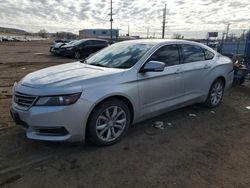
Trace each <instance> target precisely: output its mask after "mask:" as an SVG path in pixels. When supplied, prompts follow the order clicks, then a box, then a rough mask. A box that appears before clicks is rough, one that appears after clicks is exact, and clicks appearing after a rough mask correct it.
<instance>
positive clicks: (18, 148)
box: [0, 41, 250, 188]
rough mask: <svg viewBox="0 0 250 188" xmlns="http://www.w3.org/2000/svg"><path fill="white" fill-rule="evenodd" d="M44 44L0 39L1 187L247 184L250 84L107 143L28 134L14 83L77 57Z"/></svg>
mask: <svg viewBox="0 0 250 188" xmlns="http://www.w3.org/2000/svg"><path fill="white" fill-rule="evenodd" d="M49 45H50V42H49V41H43V42H26V43H25V42H20V43H16V42H13V43H0V70H1V74H0V151H1V152H0V187H25V188H26V187H178V188H183V187H191V188H196V187H197V188H202V187H214V188H218V187H221V188H222V187H223V188H248V187H250V160H249V159H250V110H248V109H246V106H250V82H249V81H248V82H246V83H245V84H244V85H243V86H238V87H234V88H232V89H230V90H229V91H228V92H227V93H226V94H225V98H224V102H223V103H222V104H221V105H220V106H219V107H217V108H215V109H212V110H211V109H207V108H205V107H203V106H202V105H193V106H189V107H186V108H182V109H179V110H176V111H173V112H169V113H166V114H163V115H161V116H158V117H155V118H153V119H150V120H147V121H145V122H142V123H140V124H137V125H135V126H132V127H131V128H130V129H129V131H128V134H127V135H126V136H125V137H124V139H123V140H122V141H121V142H119V143H118V144H116V145H113V146H110V147H96V146H94V145H92V144H90V143H86V144H81V143H75V144H69V143H49V142H38V141H32V140H28V139H26V138H25V135H24V132H23V131H22V130H21V129H20V128H18V127H16V126H15V125H14V123H13V121H12V120H11V118H10V116H9V106H10V100H11V99H10V98H11V87H12V85H13V82H14V81H15V80H20V79H21V77H23V76H24V75H26V74H27V73H29V72H32V71H35V70H38V69H41V68H44V67H48V66H52V65H57V64H61V63H67V62H72V61H74V60H72V59H67V58H60V57H54V56H52V55H50V54H49V52H48V49H49ZM189 114H196V117H190V116H189ZM154 121H163V122H164V125H165V126H166V127H165V129H163V130H161V129H156V128H154V127H152V123H153V122H154ZM169 123H171V125H170V124H169Z"/></svg>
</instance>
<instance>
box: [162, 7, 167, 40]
mask: <svg viewBox="0 0 250 188" xmlns="http://www.w3.org/2000/svg"><path fill="white" fill-rule="evenodd" d="M166 14H167V5H166V4H165V8H164V9H163V22H162V38H163V39H164V37H165V27H166Z"/></svg>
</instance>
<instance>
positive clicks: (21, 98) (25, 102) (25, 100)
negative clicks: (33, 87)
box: [14, 92, 37, 109]
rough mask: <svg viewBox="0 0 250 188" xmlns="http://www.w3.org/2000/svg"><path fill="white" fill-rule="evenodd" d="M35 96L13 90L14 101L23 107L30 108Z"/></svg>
mask: <svg viewBox="0 0 250 188" xmlns="http://www.w3.org/2000/svg"><path fill="white" fill-rule="evenodd" d="M36 98H37V97H36V96H33V95H27V94H24V93H19V92H15V95H14V101H15V103H16V104H18V106H21V107H23V108H25V109H28V108H30V107H31V106H32V105H33V103H34V102H35V100H36Z"/></svg>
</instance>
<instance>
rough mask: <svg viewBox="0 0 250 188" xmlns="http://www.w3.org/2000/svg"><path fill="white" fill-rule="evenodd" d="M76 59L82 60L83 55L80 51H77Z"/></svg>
mask: <svg viewBox="0 0 250 188" xmlns="http://www.w3.org/2000/svg"><path fill="white" fill-rule="evenodd" d="M74 57H75V58H76V59H80V58H81V53H80V52H79V51H76V52H75V54H74Z"/></svg>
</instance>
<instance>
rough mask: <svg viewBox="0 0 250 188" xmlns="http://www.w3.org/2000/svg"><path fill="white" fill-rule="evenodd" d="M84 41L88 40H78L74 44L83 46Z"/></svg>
mask: <svg viewBox="0 0 250 188" xmlns="http://www.w3.org/2000/svg"><path fill="white" fill-rule="evenodd" d="M84 41H86V40H84V39H83V40H77V41H76V42H75V43H74V45H79V44H81V43H82V42H84Z"/></svg>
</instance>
